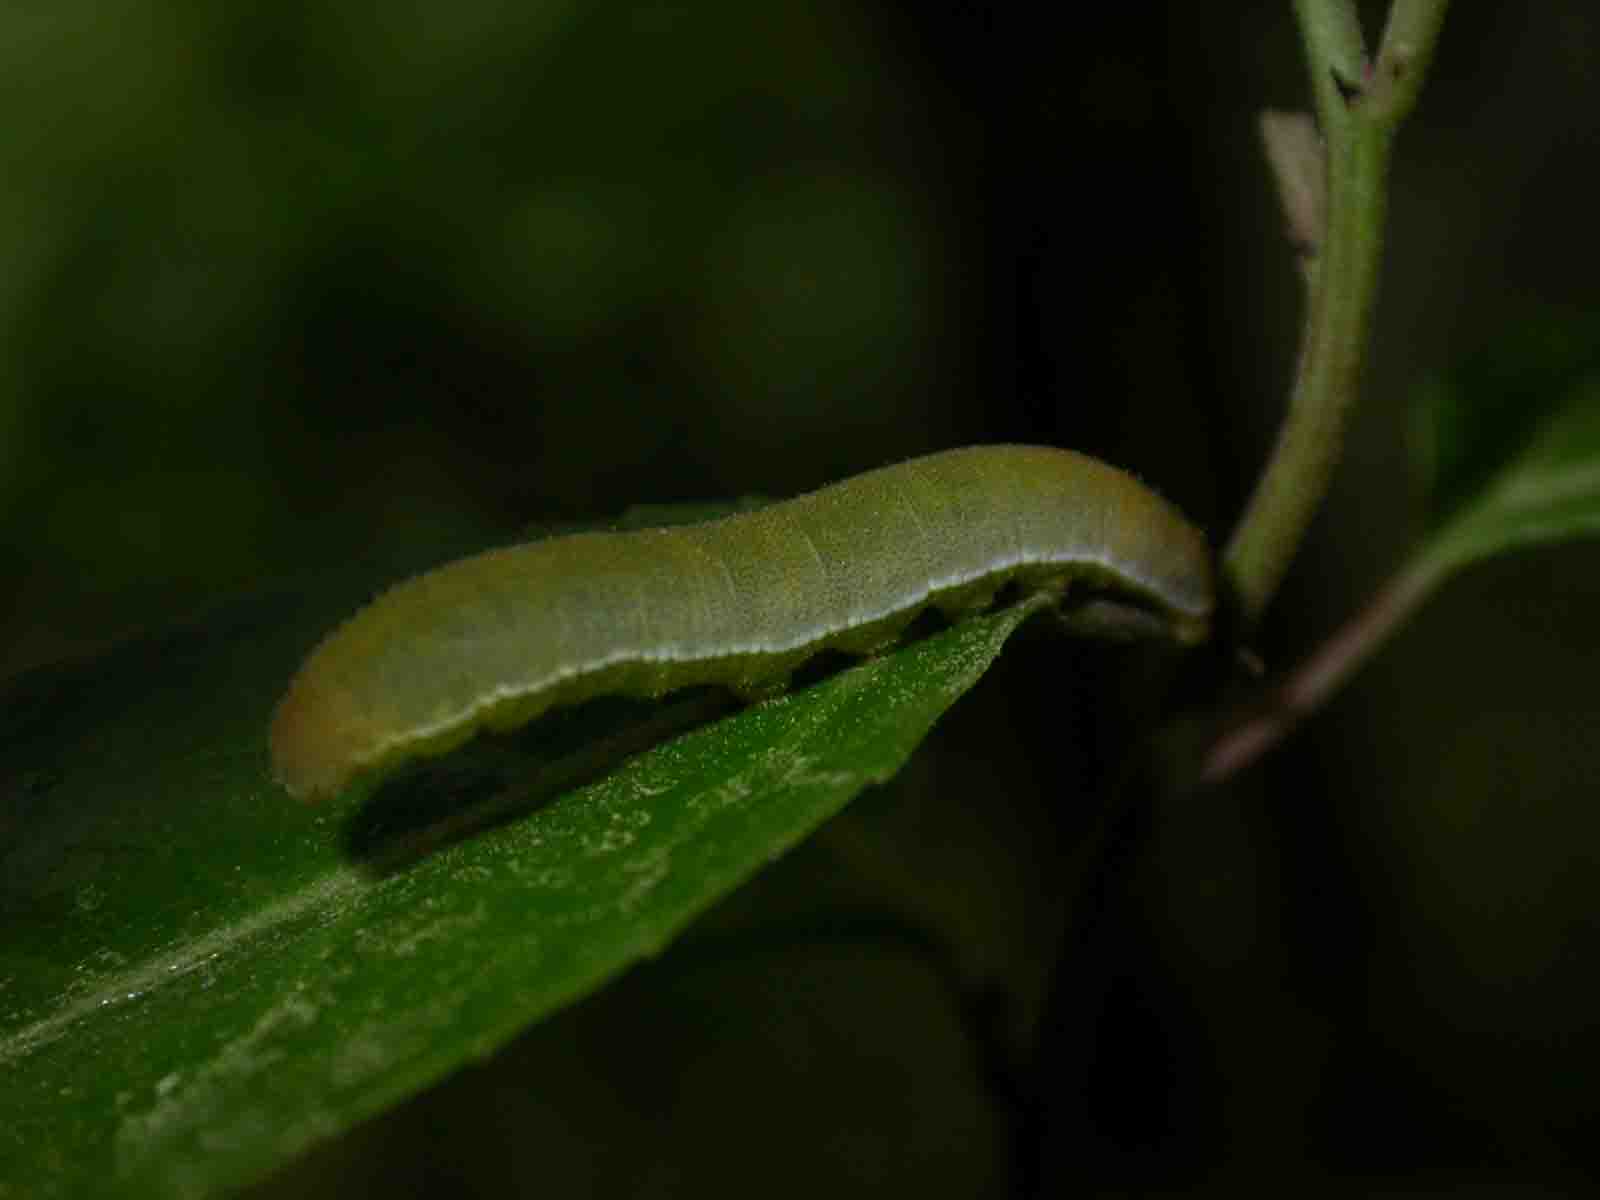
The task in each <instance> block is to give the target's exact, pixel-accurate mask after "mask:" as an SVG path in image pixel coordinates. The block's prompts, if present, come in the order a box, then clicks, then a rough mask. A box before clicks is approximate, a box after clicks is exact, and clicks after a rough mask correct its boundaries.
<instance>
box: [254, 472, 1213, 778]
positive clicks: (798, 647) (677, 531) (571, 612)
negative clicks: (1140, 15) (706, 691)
mask: <svg viewBox="0 0 1600 1200" xmlns="http://www.w3.org/2000/svg"><path fill="white" fill-rule="evenodd" d="M1007 587H1011V588H1013V589H1014V591H1015V593H1016V594H1018V595H1036V594H1039V593H1048V594H1049V595H1051V596H1053V597H1055V598H1056V599H1057V600H1058V602H1059V611H1060V613H1061V615H1062V616H1063V617H1064V618H1065V619H1066V620H1067V621H1068V623H1069V624H1070V625H1072V626H1075V627H1077V628H1079V629H1081V630H1084V631H1088V632H1097V633H1104V632H1111V633H1131V634H1151V635H1155V636H1161V637H1166V638H1170V639H1172V640H1175V641H1177V642H1179V643H1184V644H1189V643H1194V642H1197V641H1200V640H1202V639H1203V638H1204V637H1205V636H1206V633H1207V629H1208V626H1209V622H1210V617H1211V610H1212V607H1213V582H1212V569H1211V557H1210V554H1209V551H1208V549H1207V547H1206V543H1205V539H1204V537H1203V536H1202V534H1201V533H1200V531H1199V530H1198V529H1196V528H1195V527H1194V526H1193V525H1191V524H1190V523H1189V522H1188V521H1186V520H1185V519H1184V518H1183V516H1182V515H1181V514H1180V513H1178V511H1177V510H1176V509H1174V508H1173V507H1171V506H1170V505H1169V504H1167V503H1166V502H1165V501H1164V500H1162V499H1161V498H1160V497H1159V496H1157V495H1156V494H1155V493H1154V492H1152V491H1150V490H1149V489H1148V488H1146V487H1145V486H1144V485H1142V484H1141V483H1139V482H1138V481H1137V480H1136V479H1134V478H1133V477H1132V476H1130V475H1128V474H1126V473H1124V472H1122V471H1119V470H1117V469H1116V468H1115V467H1111V466H1108V465H1106V464H1105V463H1102V462H1099V461H1097V460H1095V459H1092V458H1088V457H1085V456H1084V455H1081V454H1076V453H1073V452H1072V451H1069V450H1055V449H1048V448H1044V447H1035V446H974V447H969V448H966V449H961V450H950V451H946V452H944V453H941V454H933V455H929V456H927V457H925V458H918V459H912V460H911V461H909V462H903V463H900V464H898V465H896V466H891V467H884V468H881V469H879V470H876V471H868V472H866V473H865V474H863V475H857V476H855V477H854V478H852V479H847V480H844V481H843V482H841V483H835V484H833V485H831V486H829V487H825V488H822V489H820V490H818V491H815V492H811V493H809V494H807V495H804V496H800V497H797V498H796V499H793V500H788V501H784V502H782V503H778V504H774V505H771V506H769V507H767V508H763V509H759V510H757V511H755V512H749V513H742V514H740V515H737V516H732V517H725V518H722V519H720V520H715V521H707V522H703V523H701V524H696V525H683V526H677V527H670V528H662V529H646V530H639V531H635V532H627V533H580V534H574V535H572V536H569V537H560V538H552V539H550V540H547V541H540V542H533V543H530V544H528V545H524V546H516V547H511V548H507V549H501V550H492V551H489V552H487V553H484V554H478V555H474V556H472V557H470V558H465V559H461V560H459V561H457V562H453V563H449V564H447V565H445V566H442V567H439V568H438V569H436V570H433V571H429V572H427V573H425V574H423V575H419V576H417V577H416V578H414V579H410V580H407V581H406V582H404V583H401V584H399V585H397V586H395V587H394V588H392V589H390V590H389V591H387V592H385V593H384V594H383V595H381V596H379V597H378V598H377V600H375V601H374V602H373V603H372V604H370V605H368V606H367V607H366V608H364V609H362V610H361V611H360V612H358V613H357V614H356V615H355V616H354V617H352V618H351V619H350V620H349V621H347V622H346V623H345V624H343V625H342V626H340V627H339V628H338V629H336V630H334V631H333V633H331V634H329V635H328V637H326V638H325V639H324V640H323V641H322V643H321V644H320V645H319V646H317V648H316V649H315V650H314V651H313V652H312V653H311V655H310V657H308V658H307V659H306V661H305V663H304V665H303V666H302V667H301V668H300V671H299V672H298V674H296V676H295V677H294V679H293V681H292V682H291V683H290V685H289V689H288V692H287V694H286V695H285V696H284V698H283V700H282V702H281V703H280V704H279V706H278V710H277V712H276V714H275V716H274V718H273V722H272V731H271V748H272V758H273V764H274V769H275V771H276V773H277V777H278V779H279V780H280V781H281V782H282V783H283V785H284V787H286V788H287V789H288V790H289V791H290V792H291V793H292V794H294V795H296V796H302V797H318V796H324V795H329V794H332V793H335V792H338V791H340V790H341V789H343V788H344V787H345V786H347V785H348V784H349V783H350V782H351V781H352V780H354V779H356V778H358V777H361V776H365V775H368V774H374V773H378V772H382V771H384V770H386V769H388V768H390V767H392V766H394V765H396V764H398V763H400V762H402V761H405V760H408V759H411V758H415V757H419V756H424V755H433V754H442V753H444V752H445V751H447V750H450V749H452V748H454V747H456V746H458V745H460V744H461V743H462V742H464V741H466V740H467V739H468V738H470V737H471V736H473V734H475V733H476V732H478V731H479V730H484V729H493V730H503V729H509V728H512V727H514V726H517V725H520V724H522V723H524V722H526V721H529V720H532V719H533V718H535V717H537V716H538V715H539V714H541V713H543V712H545V711H546V710H548V709H550V708H553V707H556V706H558V705H566V704H574V703H577V702H579V701H582V700H586V699H589V698H591V697H594V696H598V695H627V696H647V697H648V696H659V695H662V694H664V693H666V692H669V691H672V690H674V689H677V688H684V687H691V686H696V685H705V684H718V685H723V686H726V687H729V688H732V689H734V690H735V691H736V692H738V693H739V694H741V695H744V696H749V697H758V696H762V695H767V694H770V693H772V692H774V691H776V690H777V689H779V688H781V687H782V686H783V685H784V684H785V683H786V682H787V679H788V676H789V674H790V672H792V671H793V670H794V669H795V668H796V667H798V666H799V665H800V664H802V663H803V662H805V660H807V659H808V658H810V657H811V656H813V655H815V654H817V653H818V652H820V651H824V650H838V651H844V652H847V653H851V654H871V653H875V652H877V651H879V650H882V649H884V648H885V647H887V646H889V645H890V644H892V643H893V642H894V640H895V639H896V638H897V637H898V636H899V635H900V634H901V633H902V632H904V630H905V628H906V626H907V625H908V624H910V622H911V621H912V620H913V619H914V618H915V617H916V616H917V615H918V614H919V613H921V612H923V611H925V610H926V609H928V608H930V607H931V608H936V609H938V610H940V611H941V612H943V613H944V614H946V615H947V616H949V617H951V618H952V619H959V618H961V617H962V616H966V615H971V614H973V613H975V612H978V611H981V610H982V609H984V608H986V607H988V606H989V605H991V604H992V603H993V602H994V600H995V597H996V595H997V594H998V593H999V592H1000V591H1001V590H1002V589H1003V588H1007Z"/></svg>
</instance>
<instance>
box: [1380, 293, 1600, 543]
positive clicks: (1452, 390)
mask: <svg viewBox="0 0 1600 1200" xmlns="http://www.w3.org/2000/svg"><path fill="white" fill-rule="evenodd" d="M1597 373H1600V315H1596V314H1588V313H1583V314H1569V313H1550V314H1545V315H1543V316H1540V317H1537V318H1534V319H1529V320H1526V321H1524V322H1522V323H1521V324H1519V325H1517V326H1515V327H1514V328H1512V329H1510V330H1508V331H1507V332H1506V333H1504V334H1503V335H1501V336H1500V337H1498V338H1497V339H1495V341H1494V342H1492V343H1491V344H1490V345H1488V346H1486V347H1485V348H1484V349H1482V350H1479V351H1477V352H1476V353H1474V354H1471V355H1469V356H1467V357H1466V358H1465V359H1464V360H1463V361H1462V362H1461V363H1459V364H1458V365H1457V366H1455V367H1454V368H1453V369H1451V370H1450V371H1448V372H1444V373H1441V374H1440V375H1438V376H1436V377H1434V378H1433V379H1432V380H1430V381H1428V383H1427V384H1426V385H1425V386H1424V387H1423V389H1422V391H1421V392H1420V393H1419V395H1418V398H1417V402H1416V403H1415V405H1414V407H1413V422H1412V427H1413V434H1414V436H1413V447H1412V448H1413V457H1414V459H1415V460H1416V462H1417V465H1418V468H1419V473H1420V476H1421V479H1422V483H1423V487H1424V491H1425V494H1426V497H1427V501H1428V505H1429V515H1430V524H1431V525H1432V527H1433V528H1434V529H1435V530H1437V529H1438V528H1440V527H1441V526H1443V525H1444V524H1445V523H1446V522H1447V521H1448V520H1449V519H1450V518H1452V517H1453V516H1455V515H1456V513H1457V512H1458V511H1459V510H1460V509H1462V508H1463V507H1465V506H1467V505H1469V504H1472V503H1473V502H1475V501H1476V500H1477V499H1478V498H1479V497H1480V496H1481V495H1482V494H1483V492H1484V490H1485V489H1486V488H1488V487H1489V486H1490V484H1491V480H1493V479H1494V478H1495V477H1496V476H1498V475H1499V474H1500V473H1501V472H1503V471H1504V470H1505V469H1506V468H1507V467H1508V466H1509V465H1510V463H1511V462H1512V461H1513V460H1514V459H1515V458H1516V457H1517V456H1518V455H1519V454H1520V453H1521V452H1522V450H1523V449H1524V448H1525V447H1527V446H1528V445H1529V443H1530V442H1532V441H1533V440H1534V439H1536V438H1538V437H1539V436H1540V435H1541V431H1542V430H1543V429H1544V428H1545V427H1546V426H1547V425H1548V423H1549V422H1550V420H1551V419H1552V418H1553V417H1554V416H1555V414H1556V413H1557V412H1558V411H1560V410H1561V409H1563V408H1564V407H1565V406H1566V404H1567V402H1568V401H1569V399H1570V397H1571V396H1572V393H1573V390H1574V389H1575V388H1576V387H1577V385H1578V384H1579V383H1580V382H1581V381H1583V380H1584V379H1585V378H1586V377H1588V376H1590V375H1594V374H1597Z"/></svg>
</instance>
